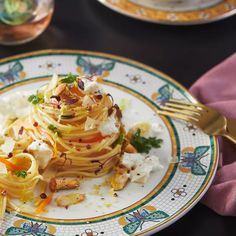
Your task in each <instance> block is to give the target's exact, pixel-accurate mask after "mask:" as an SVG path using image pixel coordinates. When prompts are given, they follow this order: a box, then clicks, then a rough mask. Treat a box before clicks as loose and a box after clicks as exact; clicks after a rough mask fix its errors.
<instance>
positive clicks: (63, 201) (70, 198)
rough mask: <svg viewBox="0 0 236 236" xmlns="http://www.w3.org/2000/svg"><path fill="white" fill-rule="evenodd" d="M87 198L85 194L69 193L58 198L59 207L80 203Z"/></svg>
mask: <svg viewBox="0 0 236 236" xmlns="http://www.w3.org/2000/svg"><path fill="white" fill-rule="evenodd" d="M84 200H85V194H80V193H71V194H67V195H61V196H59V197H57V198H56V200H55V201H56V204H57V206H59V207H65V208H68V207H69V206H71V205H75V204H78V203H80V202H82V201H84Z"/></svg>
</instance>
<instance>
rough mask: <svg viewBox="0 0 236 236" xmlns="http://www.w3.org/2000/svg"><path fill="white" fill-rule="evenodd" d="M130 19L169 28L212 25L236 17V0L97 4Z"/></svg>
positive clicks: (122, 0) (107, 0) (106, 0)
mask: <svg viewBox="0 0 236 236" xmlns="http://www.w3.org/2000/svg"><path fill="white" fill-rule="evenodd" d="M98 1H99V2H101V3H103V4H104V5H105V6H107V7H109V8H111V9H113V10H115V11H117V12H119V13H122V14H125V15H128V16H131V17H134V18H137V19H140V20H145V21H150V22H155V23H161V24H168V25H193V24H203V23H208V22H213V21H216V20H219V19H223V18H226V17H229V16H231V15H233V14H235V13H236V0H145V1H144V0H98Z"/></svg>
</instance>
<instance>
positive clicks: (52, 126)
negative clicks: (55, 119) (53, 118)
mask: <svg viewBox="0 0 236 236" xmlns="http://www.w3.org/2000/svg"><path fill="white" fill-rule="evenodd" d="M48 129H49V130H51V131H52V132H53V133H55V134H57V136H58V137H61V132H60V130H58V128H57V127H56V126H54V125H52V124H50V125H49V126H48Z"/></svg>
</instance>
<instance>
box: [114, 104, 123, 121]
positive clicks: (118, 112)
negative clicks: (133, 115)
mask: <svg viewBox="0 0 236 236" xmlns="http://www.w3.org/2000/svg"><path fill="white" fill-rule="evenodd" d="M114 107H115V109H116V115H117V117H118V119H121V118H122V113H121V110H120V108H119V106H118V105H117V104H115V105H114Z"/></svg>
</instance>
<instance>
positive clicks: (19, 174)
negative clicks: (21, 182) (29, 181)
mask: <svg viewBox="0 0 236 236" xmlns="http://www.w3.org/2000/svg"><path fill="white" fill-rule="evenodd" d="M15 175H16V176H17V177H22V178H25V177H26V176H27V172H26V171H25V170H17V171H16V172H15Z"/></svg>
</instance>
